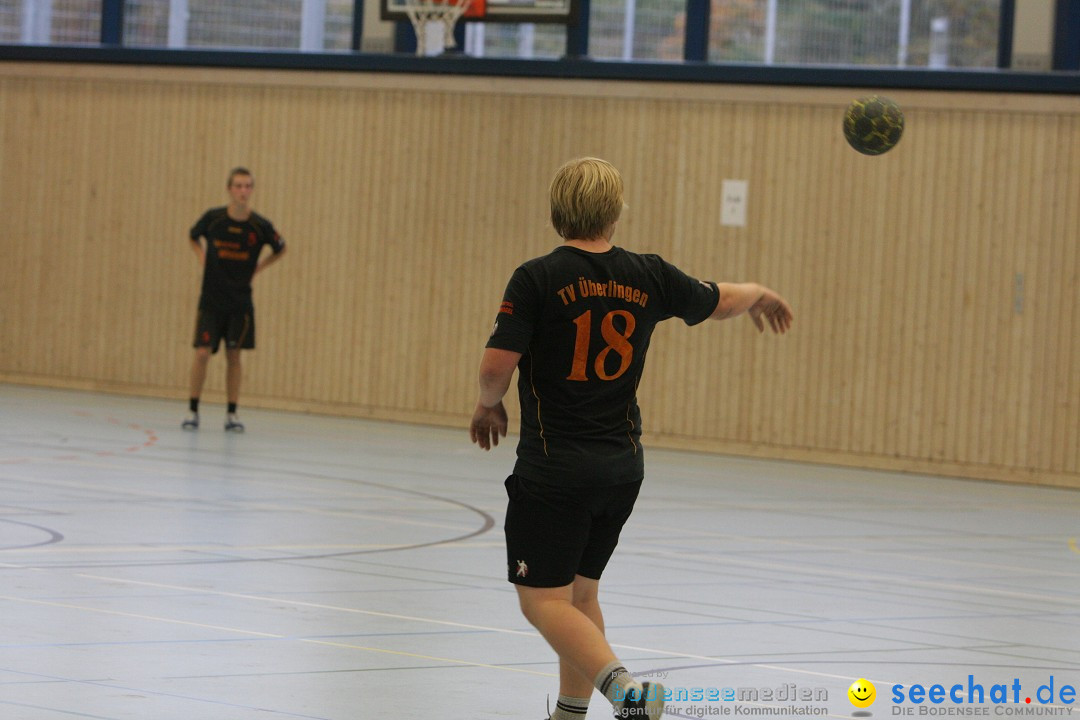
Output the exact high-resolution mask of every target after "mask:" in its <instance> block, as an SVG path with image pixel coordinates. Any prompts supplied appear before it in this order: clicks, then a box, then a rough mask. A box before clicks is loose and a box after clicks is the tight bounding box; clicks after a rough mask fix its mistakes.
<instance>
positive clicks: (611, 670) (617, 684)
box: [593, 660, 642, 708]
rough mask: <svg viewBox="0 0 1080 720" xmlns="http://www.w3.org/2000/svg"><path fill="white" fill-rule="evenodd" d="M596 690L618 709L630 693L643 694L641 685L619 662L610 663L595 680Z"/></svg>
mask: <svg viewBox="0 0 1080 720" xmlns="http://www.w3.org/2000/svg"><path fill="white" fill-rule="evenodd" d="M593 684H594V685H595V686H596V689H597V690H599V691H600V692H601V693H603V695H604V697H606V698H607V699H608V701H609V702H610V703H611V704H612V705H614V706H615V707H616V708H618V707H621V706H622V701H623V700H624V699H625V698H626V693H627V692H628V691H633V692H634V693H640V692H641V689H642V688H641V683H639V682H638V681H637V680H635V679H634V676H633V675H631V674H630V673H629V671H627V669H626V668H625V667H623V665H622V663H620V662H619V661H618V660H616V661H614V662H612V663H609V664H608V665H607V666H606V667H605V668H604V669H603V670H601V671H600V673H599V674H598V675H597V676H596V679H595V680H593Z"/></svg>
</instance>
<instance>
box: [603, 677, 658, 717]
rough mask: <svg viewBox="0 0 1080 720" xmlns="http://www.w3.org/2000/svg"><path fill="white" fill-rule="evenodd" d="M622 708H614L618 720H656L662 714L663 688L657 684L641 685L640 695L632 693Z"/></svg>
mask: <svg viewBox="0 0 1080 720" xmlns="http://www.w3.org/2000/svg"><path fill="white" fill-rule="evenodd" d="M633 694H634V697H633V698H629V697H628V698H626V699H625V700H623V702H622V706H620V707H617V708H615V717H617V718H619V719H620V720H631V719H632V720H657V718H659V717H660V716H661V715H663V714H664V686H663V685H661V684H660V683H658V682H643V683H641V693H640V694H637V693H633Z"/></svg>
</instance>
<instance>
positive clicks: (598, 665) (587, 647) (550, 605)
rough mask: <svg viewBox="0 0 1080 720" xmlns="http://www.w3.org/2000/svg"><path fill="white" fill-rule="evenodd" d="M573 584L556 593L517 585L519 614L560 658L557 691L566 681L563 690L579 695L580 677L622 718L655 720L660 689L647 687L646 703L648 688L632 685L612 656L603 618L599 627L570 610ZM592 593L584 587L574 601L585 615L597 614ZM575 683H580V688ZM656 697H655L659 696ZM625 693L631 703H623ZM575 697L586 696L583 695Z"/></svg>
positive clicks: (575, 609)
mask: <svg viewBox="0 0 1080 720" xmlns="http://www.w3.org/2000/svg"><path fill="white" fill-rule="evenodd" d="M582 579H584V578H582ZM576 584H577V581H576V580H575V582H574V583H573V584H571V585H566V586H564V587H558V588H532V587H525V586H523V585H518V586H516V587H517V591H518V601H519V602H520V604H521V612H522V613H523V614H524V615H525V618H526V619H527V620H528V621H529V622H530V623H531V624H532V625H533V627H535V628H536V629H537V630H538V631H539V632H540V634H541V635H542V636H543V637H544V639H545V640H547V642H548V644H549V645H551V647H552V649H554V650H555V652H556V653H558V655H559V681H560V688H563V687H564V686H563V685H562V683H563V681H564V678H565V679H569V681H570V683H569V685H567V686H565V689H567V690H569V689H573V691H574V692H575V693H578V692H581V693H583V692H584V689H585V688H584V685H583V683H584V678H590V679H591V686H592V687H595V688H597V689H598V690H600V691H601V692H602V693H604V696H605V697H607V699H608V700H609V701H611V704H612V705H613V706H614V707H615V709H616V712H618V713H620V714H622V716H625V717H636V718H642V720H645V718H649V720H655V718H658V717H659V716H660V714H661V713H662V712H663V707H664V703H663V699H662V697H663V695H662V693H663V688H662V687H661V686H659V684H655V687H654V688H652V691H653V694H652V695H651V698H652V699H651V700H648V701H646V700H645V697H644V695H645V693H647V692H648V691H649V688H648V686H643V685H642V684H641V683H639V682H637V681H636V680H634V679H633V676H631V675H630V674H629V673H628V672H627V671H626V668H625V667H623V666H622V663H621V662H619V659H618V658H617V657H615V653H614V652H612V650H611V646H610V645H608V642H607V639H606V638H605V637H604V632H603V630H602V629H601V627H602V624H603V618H602V616H601V617H600V621H601V622H600V624H597V623H596V621H595V620H594V619H593V618H592V617H590V615H589V614H586V612H585V611H583V610H582V609H581V608H578V607H576V606H575V604H574V587H575V585H576ZM595 589H596V588H595V587H593V588H590V587H588V584H586V583H583V584H582V586H581V588H580V595H579V600H580V601H581V604H582V605H583V606H584V607H585V608H586V609H587V610H588V611H589V613H594V612H596V613H598V612H599V603H598V601H596V600H595V599H592V597H590V596H593V597H594V593H592V592H591V591H593V590H595ZM594 604H595V610H594V608H593V605H594ZM564 667H566V671H565V672H564V669H563V668H564ZM571 670H573V671H576V672H577V674H578V676H580V678H581V679H580V680H579V679H576V678H574V677H573V674H572V673H571V672H570V671H571ZM578 682H581V683H582V684H580V685H579V684H578ZM657 692H659V693H660V695H659V697H657V695H656V693H657ZM589 694H591V690H589ZM628 694H629V695H630V697H631V698H632V699H633V702H631V701H630V700H624V699H625V698H626V697H627V695H628ZM575 697H587V696H586V695H584V694H582V695H575ZM626 711H630V712H626ZM635 711H639V712H635Z"/></svg>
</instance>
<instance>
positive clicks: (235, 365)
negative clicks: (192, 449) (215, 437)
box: [225, 348, 244, 432]
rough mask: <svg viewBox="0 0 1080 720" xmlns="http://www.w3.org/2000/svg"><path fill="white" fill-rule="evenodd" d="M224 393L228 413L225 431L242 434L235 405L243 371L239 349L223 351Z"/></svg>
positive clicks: (238, 397)
mask: <svg viewBox="0 0 1080 720" xmlns="http://www.w3.org/2000/svg"><path fill="white" fill-rule="evenodd" d="M225 363H226V367H225V392H226V396H227V397H228V400H229V412H228V414H227V415H226V416H225V429H226V430H232V431H233V432H243V431H244V425H243V424H242V423H241V422H240V420H239V419H238V418H237V417H236V404H237V403H238V402H239V401H240V379H241V378H242V377H243V369H242V367H241V365H240V348H226V350H225Z"/></svg>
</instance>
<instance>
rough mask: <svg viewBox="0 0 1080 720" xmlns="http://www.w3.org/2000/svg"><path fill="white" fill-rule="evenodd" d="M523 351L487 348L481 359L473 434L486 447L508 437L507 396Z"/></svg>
mask: <svg viewBox="0 0 1080 720" xmlns="http://www.w3.org/2000/svg"><path fill="white" fill-rule="evenodd" d="M519 360H521V353H518V352H512V351H510V350H500V349H498V348H487V349H485V350H484V356H483V358H481V360H480V397H479V398H478V399H477V401H476V410H475V411H474V412H473V418H472V422H471V423H470V424H469V437H470V439H472V441H473V442H474V443H476V444H477V445H479V446H480V447H481V448H483V449H484V450H490V449H491V448H493V447H495V446H496V445H498V444H499V438H500V437H506V425H507V417H506V408H505V407H504V406H503V402H502V399H503V396H505V395H506V391H507V390H508V389H510V381H511V380H512V379H513V377H514V370H515V369H516V368H517V365H518V361H519Z"/></svg>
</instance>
